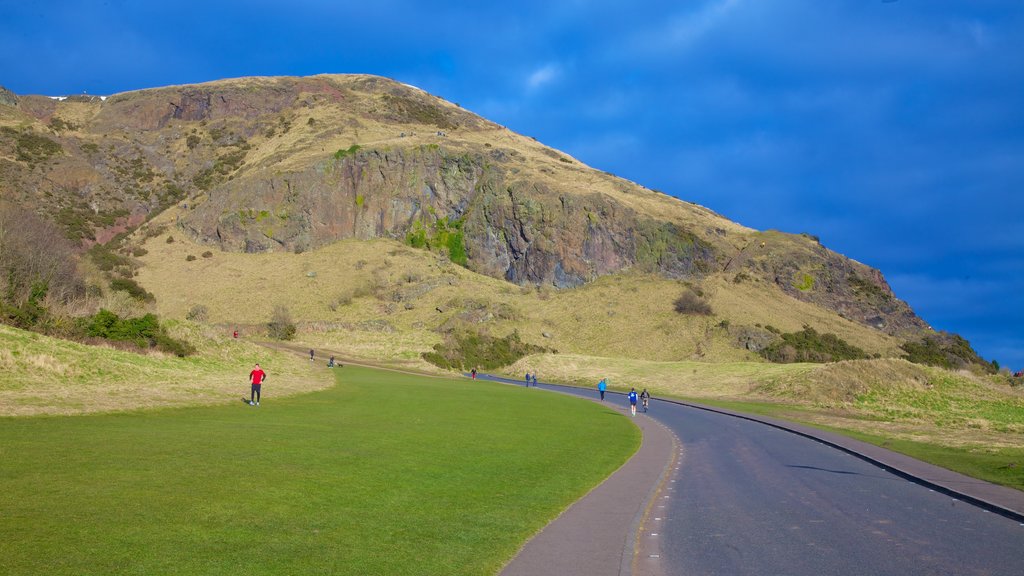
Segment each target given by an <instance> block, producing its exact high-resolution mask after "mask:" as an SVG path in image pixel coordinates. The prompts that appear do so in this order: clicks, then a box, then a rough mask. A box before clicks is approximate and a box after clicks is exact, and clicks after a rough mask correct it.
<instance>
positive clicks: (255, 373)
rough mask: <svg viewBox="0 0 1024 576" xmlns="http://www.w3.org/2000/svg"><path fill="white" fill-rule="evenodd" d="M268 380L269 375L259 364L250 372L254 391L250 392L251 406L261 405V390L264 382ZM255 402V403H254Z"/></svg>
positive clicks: (250, 381)
mask: <svg viewBox="0 0 1024 576" xmlns="http://www.w3.org/2000/svg"><path fill="white" fill-rule="evenodd" d="M266 379H267V373H266V372H264V371H263V369H262V368H260V365H259V364H256V367H255V368H253V369H252V372H249V383H250V384H252V390H251V391H250V392H249V406H259V405H260V388H261V387H262V386H263V381H264V380H266ZM254 400H255V402H254Z"/></svg>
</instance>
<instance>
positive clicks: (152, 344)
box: [84, 310, 195, 357]
mask: <svg viewBox="0 0 1024 576" xmlns="http://www.w3.org/2000/svg"><path fill="white" fill-rule="evenodd" d="M84 331H85V334H86V335H88V336H90V337H92V338H102V339H104V340H110V341H113V342H127V343H129V344H132V345H134V346H136V347H138V348H142V349H145V348H156V349H158V350H162V351H164V352H168V353H171V354H174V355H175V356H180V357H184V356H188V355H190V354H194V353H195V348H193V347H192V345H191V344H189V343H188V342H184V341H181V340H175V339H174V338H172V337H171V336H169V335H168V334H167V332H166V331H165V330H164V329H163V327H162V326H160V322H159V320H157V317H156V316H155V315H153V314H146V315H145V316H142V317H140V318H121V317H120V316H118V315H117V314H114V313H113V312H111V311H109V310H100V311H99V312H97V313H96V314H95V315H93V316H92V317H91V318H86V319H85V320H84Z"/></svg>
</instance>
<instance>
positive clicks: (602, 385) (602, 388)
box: [597, 378, 608, 402]
mask: <svg viewBox="0 0 1024 576" xmlns="http://www.w3.org/2000/svg"><path fill="white" fill-rule="evenodd" d="M607 389H608V383H607V382H605V381H604V378H601V381H600V382H598V383H597V391H598V392H600V394H601V402H604V391H605V390H607Z"/></svg>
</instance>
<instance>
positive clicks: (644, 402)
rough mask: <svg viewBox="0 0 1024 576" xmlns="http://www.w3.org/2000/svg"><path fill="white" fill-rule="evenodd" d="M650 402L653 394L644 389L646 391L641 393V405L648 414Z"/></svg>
mask: <svg viewBox="0 0 1024 576" xmlns="http://www.w3.org/2000/svg"><path fill="white" fill-rule="evenodd" d="M650 400H651V394H650V393H649V392H648V391H647V388H644V391H643V392H641V393H640V404H642V405H643V407H644V412H645V413H646V412H647V404H648V403H649V402H650Z"/></svg>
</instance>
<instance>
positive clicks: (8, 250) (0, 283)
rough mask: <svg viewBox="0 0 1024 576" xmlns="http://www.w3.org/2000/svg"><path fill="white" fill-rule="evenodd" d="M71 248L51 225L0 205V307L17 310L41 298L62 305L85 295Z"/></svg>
mask: <svg viewBox="0 0 1024 576" xmlns="http://www.w3.org/2000/svg"><path fill="white" fill-rule="evenodd" d="M76 259H77V257H76V255H75V250H74V247H72V246H71V244H70V243H69V242H68V241H67V240H66V239H65V238H64V235H63V234H62V233H61V231H60V229H58V228H57V227H56V226H54V225H53V224H51V223H49V222H47V221H45V220H43V219H42V218H39V217H38V216H36V215H35V214H34V213H32V212H29V211H27V210H24V209H22V208H19V207H17V206H14V205H13V204H7V203H6V202H0V303H6V305H8V306H14V307H20V306H22V305H23V304H25V303H26V302H28V301H29V300H30V299H31V298H33V295H34V296H35V298H36V302H37V303H41V302H42V300H43V297H40V296H39V293H40V292H39V291H40V289H41V290H42V294H43V295H44V296H45V297H47V298H48V299H50V300H56V301H58V302H61V303H66V302H69V301H70V300H72V299H73V298H76V297H78V296H81V295H82V294H83V293H84V292H85V283H84V282H83V281H82V279H81V277H80V276H79V274H78V269H77V266H76V264H75V262H76Z"/></svg>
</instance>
